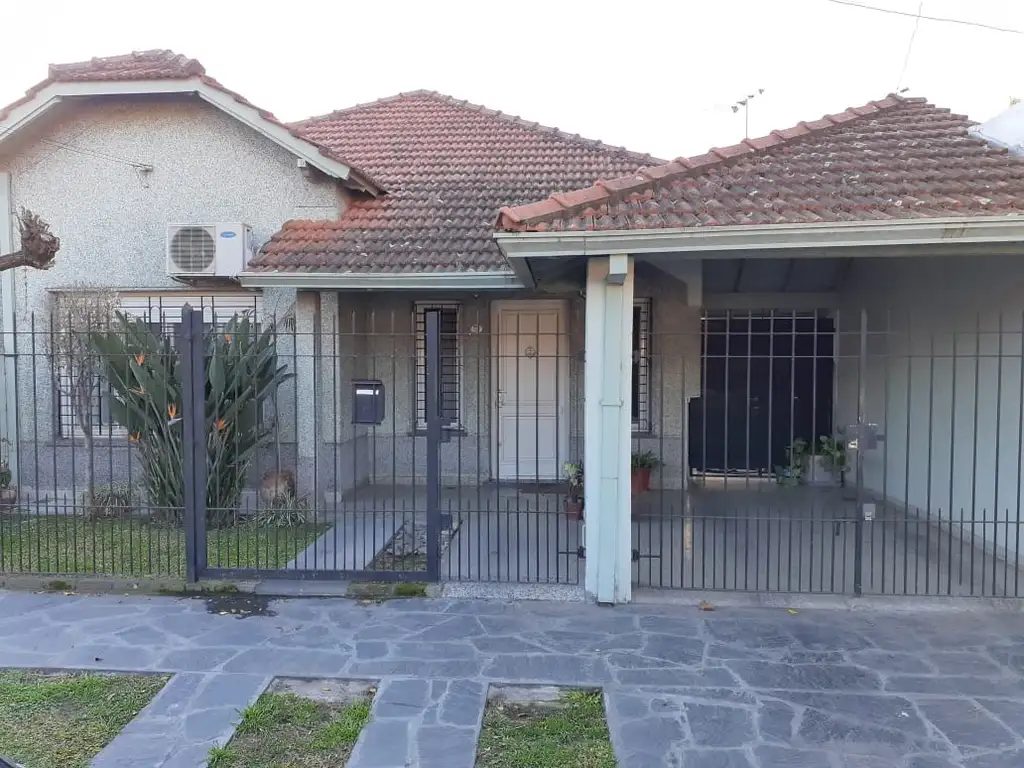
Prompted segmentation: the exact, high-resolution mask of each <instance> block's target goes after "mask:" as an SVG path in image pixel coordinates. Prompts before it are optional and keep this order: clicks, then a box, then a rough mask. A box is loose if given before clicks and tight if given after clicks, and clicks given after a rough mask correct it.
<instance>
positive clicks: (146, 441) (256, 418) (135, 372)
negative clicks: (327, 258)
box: [92, 313, 293, 525]
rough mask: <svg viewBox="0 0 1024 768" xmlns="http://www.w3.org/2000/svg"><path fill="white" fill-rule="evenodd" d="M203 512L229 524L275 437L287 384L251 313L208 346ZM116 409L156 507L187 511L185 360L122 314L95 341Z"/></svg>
mask: <svg viewBox="0 0 1024 768" xmlns="http://www.w3.org/2000/svg"><path fill="white" fill-rule="evenodd" d="M202 344H203V361H204V366H203V368H204V377H205V382H204V384H205V387H204V391H205V395H206V396H205V402H204V404H203V408H204V414H203V416H204V424H205V434H206V436H207V440H206V459H207V485H206V508H207V520H208V523H209V524H211V525H223V524H226V523H229V522H231V521H233V520H234V519H235V517H236V510H237V508H238V505H239V501H240V497H241V494H242V489H243V487H244V484H245V480H246V476H247V474H248V472H249V467H250V465H251V463H252V460H253V458H254V456H255V454H256V452H257V451H258V450H259V449H260V447H261V446H263V445H265V444H266V443H267V442H268V441H269V440H270V439H271V437H272V431H273V428H274V425H273V424H272V423H271V422H269V421H268V420H266V419H264V418H263V412H264V410H265V409H264V407H263V406H264V404H265V403H266V402H267V401H268V400H269V399H270V398H271V397H272V396H273V395H274V393H275V392H276V391H277V389H278V387H279V386H280V385H281V384H282V383H284V382H285V381H287V380H288V379H290V378H291V377H292V376H293V374H291V373H288V372H287V370H286V366H284V365H278V360H277V354H276V349H275V332H274V328H273V326H271V325H266V326H264V327H263V328H262V329H260V328H257V327H256V326H255V324H254V323H253V321H252V318H251V317H250V315H249V314H248V313H245V314H242V315H235V316H234V317H232V318H231V320H230V321H229V322H228V323H227V326H226V327H225V328H222V329H219V330H218V329H216V328H210V329H209V330H208V331H207V332H206V333H205V334H204V337H203V341H202ZM92 345H93V347H94V349H95V350H96V352H97V353H98V355H99V357H100V359H101V361H102V372H103V376H104V378H106V380H107V381H108V382H109V384H110V388H111V392H112V393H113V395H114V396H113V399H112V402H111V403H110V414H111V417H112V418H113V420H114V421H115V422H116V423H117V424H119V425H120V426H123V427H124V428H125V429H126V431H127V432H128V434H129V435H130V436H131V442H132V444H133V445H134V446H135V447H136V448H137V450H138V451H139V455H140V458H141V460H142V463H143V465H144V467H145V475H146V488H147V491H148V495H149V501H150V505H151V506H152V507H153V508H155V509H159V510H161V511H163V512H164V513H165V514H167V515H168V516H170V517H171V518H172V519H176V518H179V517H180V515H181V513H182V509H183V507H184V503H185V481H184V474H183V463H184V443H183V434H184V427H183V425H182V421H183V419H185V418H188V417H189V414H186V413H185V412H184V409H183V397H182V394H183V391H184V387H185V382H184V381H183V368H182V362H181V361H182V354H179V352H181V353H183V352H184V350H181V351H179V350H176V349H175V346H174V344H173V342H172V340H171V338H170V337H169V336H167V335H164V334H158V333H155V332H154V331H153V329H152V328H151V326H150V324H149V323H148V322H147V320H146V319H143V318H133V317H129V316H128V315H125V314H122V313H118V314H117V317H116V321H115V323H114V327H113V328H111V329H110V330H108V331H104V332H98V333H94V334H92Z"/></svg>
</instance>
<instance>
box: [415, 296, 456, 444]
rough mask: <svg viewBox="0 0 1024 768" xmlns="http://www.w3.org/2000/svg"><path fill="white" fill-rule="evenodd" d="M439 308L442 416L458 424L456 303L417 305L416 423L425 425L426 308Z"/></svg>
mask: <svg viewBox="0 0 1024 768" xmlns="http://www.w3.org/2000/svg"><path fill="white" fill-rule="evenodd" d="M428 309H436V310H439V311H440V312H441V318H440V319H441V338H440V343H441V371H440V374H441V375H440V384H439V386H440V388H441V393H440V400H441V417H442V419H443V421H444V423H445V424H447V425H449V426H457V425H458V424H459V423H460V422H459V408H460V405H461V400H462V397H461V393H462V389H461V387H462V383H461V382H462V358H461V351H460V348H459V346H460V345H459V305H458V304H451V303H444V304H417V305H416V316H415V323H416V427H417V429H425V428H426V425H427V310H428Z"/></svg>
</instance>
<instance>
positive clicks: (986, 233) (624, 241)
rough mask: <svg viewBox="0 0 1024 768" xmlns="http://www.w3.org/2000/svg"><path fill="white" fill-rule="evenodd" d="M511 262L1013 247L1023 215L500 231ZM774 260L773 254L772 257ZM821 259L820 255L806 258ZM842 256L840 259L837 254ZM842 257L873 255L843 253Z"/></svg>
mask: <svg viewBox="0 0 1024 768" xmlns="http://www.w3.org/2000/svg"><path fill="white" fill-rule="evenodd" d="M494 239H495V240H497V242H498V246H499V247H500V248H501V250H502V252H503V253H504V254H505V255H506V256H507V257H508V258H509V259H511V260H515V259H525V258H545V257H559V256H608V255H611V254H614V253H622V252H628V253H631V254H634V255H637V254H645V253H678V254H680V255H684V256H685V255H686V254H691V253H695V252H707V251H738V250H764V249H776V250H779V249H793V250H796V251H797V253H795V254H793V256H797V255H800V254H799V251H807V250H811V249H834V250H841V249H846V248H855V247H861V248H863V247H865V246H868V247H878V246H899V245H927V244H935V243H944V244H951V243H1010V242H1021V241H1024V216H979V217H975V218H966V217H947V218H938V219H899V220H889V221H855V222H838V223H821V224H819V223H815V224H768V225H740V226H728V227H680V228H674V229H646V230H615V231H608V232H587V231H578V232H497V233H495V235H494ZM768 255H771V254H768ZM803 255H805V256H808V257H820V256H821V255H822V254H821V253H820V252H819V253H805V254H803ZM835 255H837V256H838V255H840V254H835ZM841 255H842V256H844V257H845V256H850V255H854V256H857V255H859V256H872V255H875V254H873V253H871V252H870V250H868V251H864V252H862V253H856V252H855V253H852V254H851V253H846V252H844V253H842V254H841Z"/></svg>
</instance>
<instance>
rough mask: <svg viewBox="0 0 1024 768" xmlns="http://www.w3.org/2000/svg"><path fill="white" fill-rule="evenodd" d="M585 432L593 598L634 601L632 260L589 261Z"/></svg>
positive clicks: (588, 572) (589, 574)
mask: <svg viewBox="0 0 1024 768" xmlns="http://www.w3.org/2000/svg"><path fill="white" fill-rule="evenodd" d="M585 326H586V341H585V355H586V363H585V366H584V399H585V419H584V435H583V462H584V466H583V482H584V487H583V498H584V501H585V508H584V515H585V522H584V530H585V537H584V544H585V546H586V555H587V557H586V582H585V588H586V591H587V595H588V597H590V598H591V599H593V600H596V601H597V602H599V603H627V602H629V600H630V596H631V591H632V590H631V588H632V572H633V568H632V557H631V553H632V538H633V534H632V528H633V526H632V523H631V519H630V505H631V498H630V480H629V473H630V437H631V432H630V430H631V420H630V407H629V403H630V387H631V386H632V380H631V379H632V375H633V368H632V365H631V362H632V339H633V258H632V257H631V256H627V255H625V254H622V255H614V256H609V257H599V258H591V259H589V260H588V262H587V297H586V321H585Z"/></svg>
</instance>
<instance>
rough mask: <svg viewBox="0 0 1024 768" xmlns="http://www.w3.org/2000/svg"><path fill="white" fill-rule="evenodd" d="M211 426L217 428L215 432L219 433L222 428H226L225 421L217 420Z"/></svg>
mask: <svg viewBox="0 0 1024 768" xmlns="http://www.w3.org/2000/svg"><path fill="white" fill-rule="evenodd" d="M213 426H215V427H216V428H217V431H218V432H220V431H221V430H222V429H224V427H226V426H227V421H225V420H224V419H217V420H216V421H215V422H213Z"/></svg>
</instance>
